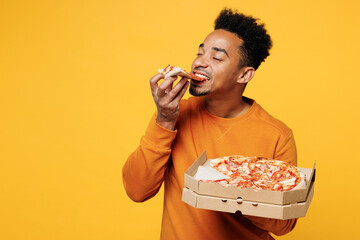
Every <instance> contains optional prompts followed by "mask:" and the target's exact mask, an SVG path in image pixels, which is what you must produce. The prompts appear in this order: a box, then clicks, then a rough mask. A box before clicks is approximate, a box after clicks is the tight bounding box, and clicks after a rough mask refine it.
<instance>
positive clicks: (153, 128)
mask: <svg viewBox="0 0 360 240" xmlns="http://www.w3.org/2000/svg"><path fill="white" fill-rule="evenodd" d="M155 119H156V114H155V115H154V116H153V117H152V118H151V120H150V123H149V125H148V127H147V129H146V131H145V133H146V134H145V136H146V138H147V139H148V140H150V141H151V142H153V143H154V144H155V145H157V146H158V147H160V148H167V149H170V148H171V144H172V142H173V141H174V139H175V137H176V134H177V130H169V129H167V128H164V127H162V126H160V125H159V124H158V123H157V122H156V120H155Z"/></svg>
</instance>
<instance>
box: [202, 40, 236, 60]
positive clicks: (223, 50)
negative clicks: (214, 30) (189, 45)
mask: <svg viewBox="0 0 360 240" xmlns="http://www.w3.org/2000/svg"><path fill="white" fill-rule="evenodd" d="M204 46H205V45H204V43H200V45H199V48H203V47H204ZM211 49H212V50H214V51H217V52H223V53H225V54H226V56H228V57H229V54H228V53H227V52H226V50H225V49H223V48H218V47H212V48H211Z"/></svg>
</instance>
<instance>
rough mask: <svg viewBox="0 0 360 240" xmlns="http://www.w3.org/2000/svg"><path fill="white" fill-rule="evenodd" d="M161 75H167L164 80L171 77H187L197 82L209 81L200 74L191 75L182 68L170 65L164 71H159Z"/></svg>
mask: <svg viewBox="0 0 360 240" xmlns="http://www.w3.org/2000/svg"><path fill="white" fill-rule="evenodd" d="M159 73H162V74H164V75H165V77H164V78H167V77H170V76H180V77H186V78H190V79H194V80H196V81H206V80H208V77H207V76H205V75H202V74H199V73H189V72H187V71H185V70H183V69H182V68H180V67H174V66H171V65H168V66H167V67H166V68H164V69H159Z"/></svg>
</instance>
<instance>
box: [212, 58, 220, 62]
mask: <svg viewBox="0 0 360 240" xmlns="http://www.w3.org/2000/svg"><path fill="white" fill-rule="evenodd" d="M213 59H214V60H216V61H219V62H220V61H222V59H219V58H216V57H213Z"/></svg>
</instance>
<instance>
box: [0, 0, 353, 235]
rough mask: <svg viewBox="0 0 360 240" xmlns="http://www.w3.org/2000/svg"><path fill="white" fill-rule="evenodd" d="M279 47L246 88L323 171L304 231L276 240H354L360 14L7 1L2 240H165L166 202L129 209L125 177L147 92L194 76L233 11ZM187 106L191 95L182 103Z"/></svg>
mask: <svg viewBox="0 0 360 240" xmlns="http://www.w3.org/2000/svg"><path fill="white" fill-rule="evenodd" d="M224 6H228V7H233V8H237V9H239V10H241V11H243V12H244V13H246V14H251V15H253V16H255V17H258V18H260V19H262V20H263V21H264V22H265V23H266V26H267V29H268V31H269V32H270V34H271V36H272V38H273V42H274V47H273V49H272V50H271V56H270V57H269V58H268V59H267V60H266V62H265V63H264V64H262V66H260V68H259V70H258V71H257V73H256V75H255V78H254V79H253V80H252V82H251V83H250V84H249V85H248V88H247V90H246V92H245V95H246V96H249V97H252V98H255V99H256V100H257V101H258V103H260V104H261V105H262V106H263V107H264V108H265V109H267V110H268V111H269V112H270V113H271V114H272V115H274V116H276V117H278V118H279V119H281V120H282V121H284V122H285V123H286V124H287V125H289V126H290V127H291V128H292V129H293V131H294V134H295V138H296V141H297V147H298V154H299V165H300V166H301V167H312V165H313V163H314V161H315V160H316V161H317V163H316V164H317V165H316V166H317V176H316V189H315V196H314V199H313V202H312V204H311V206H310V209H309V212H308V214H307V217H306V218H302V219H300V220H299V222H298V225H297V227H296V228H295V230H294V231H293V232H291V233H290V234H288V235H286V236H283V237H279V238H278V239H340V238H341V239H356V238H359V237H360V234H359V230H358V219H359V214H360V211H359V202H360V198H359V196H360V194H359V192H358V190H359V187H358V181H359V180H358V179H359V168H360V160H359V149H360V144H359V143H360V141H359V136H360V128H359V122H360V116H359V115H360V114H359V107H360V105H359V104H360V98H359V86H360V83H359V82H360V78H359V53H360V51H359V50H360V49H359V48H360V47H359V42H360V36H359V24H360V17H359V14H358V13H359V12H360V4H359V1H355V0H354V1H350V0H345V1H324V0H322V1H320V0H318V1H312V0H306V1H265V0H264V1H259V0H256V1H250V0H247V1H239V0H234V1H218V0H211V1H209V0H206V1H200V0H198V1H190V0H184V1H161V0H155V1H139V0H137V1H116V0H104V1H100V0H99V1H95V0H93V1H35V0H34V1H1V2H0V34H1V36H0V109H1V116H0V136H1V137H0V141H1V142H0V160H1V161H0V239H6V240H7V239H34V240H35V239H36V240H42V239H46V240H48V239H87V240H92V239H108V240H111V239H158V238H159V232H160V224H161V215H162V198H163V193H162V191H160V193H159V194H158V195H157V196H156V197H155V198H153V199H151V200H149V201H148V202H145V203H141V204H139V203H133V202H132V201H131V200H129V198H128V197H127V196H126V193H125V191H124V189H123V186H122V179H121V169H122V166H123V164H124V163H125V161H126V159H127V156H128V155H129V154H130V153H131V152H132V151H133V150H134V149H135V148H136V146H137V145H138V143H139V140H140V137H141V135H142V134H143V133H144V130H145V128H146V126H147V123H148V120H149V118H150V116H151V115H152V114H153V112H154V110H155V106H154V103H153V100H152V97H151V93H150V89H149V82H148V80H149V78H150V77H151V76H152V75H154V74H156V70H157V69H158V68H159V67H164V66H166V65H167V64H169V63H171V64H174V65H178V66H182V67H184V68H186V69H189V68H190V64H191V62H192V60H193V59H194V56H195V54H196V51H197V47H198V45H199V43H201V41H202V40H203V39H204V37H205V36H206V35H207V34H208V33H209V32H210V31H211V30H212V27H213V21H214V19H215V18H216V16H217V14H218V12H219V11H220V10H221V9H222V8H223V7H224ZM187 96H188V95H187Z"/></svg>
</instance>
